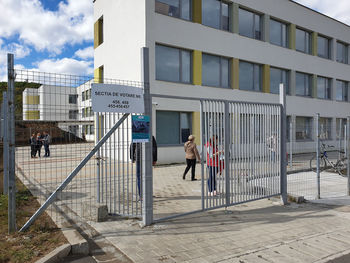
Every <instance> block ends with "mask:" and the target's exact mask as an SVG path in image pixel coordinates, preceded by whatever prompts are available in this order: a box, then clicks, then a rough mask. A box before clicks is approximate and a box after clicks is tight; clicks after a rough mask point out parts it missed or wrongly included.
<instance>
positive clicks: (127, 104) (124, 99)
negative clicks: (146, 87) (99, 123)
mask: <svg viewBox="0 0 350 263" xmlns="http://www.w3.org/2000/svg"><path fill="white" fill-rule="evenodd" d="M91 103H92V111H93V112H121V113H144V111H145V106H144V101H143V89H141V88H136V87H131V86H124V85H116V84H102V83H93V84H92V89H91Z"/></svg>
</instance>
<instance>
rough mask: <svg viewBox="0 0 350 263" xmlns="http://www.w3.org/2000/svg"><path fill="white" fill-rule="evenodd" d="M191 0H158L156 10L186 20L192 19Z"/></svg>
mask: <svg viewBox="0 0 350 263" xmlns="http://www.w3.org/2000/svg"><path fill="white" fill-rule="evenodd" d="M191 7H192V1H191V0H156V12H157V13H160V14H163V15H168V16H173V17H177V18H181V19H185V20H191Z"/></svg>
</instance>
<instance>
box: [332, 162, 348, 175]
mask: <svg viewBox="0 0 350 263" xmlns="http://www.w3.org/2000/svg"><path fill="white" fill-rule="evenodd" d="M334 169H335V170H336V171H337V173H338V174H339V175H341V176H346V158H343V159H341V160H338V161H337V163H336V164H335V165H334Z"/></svg>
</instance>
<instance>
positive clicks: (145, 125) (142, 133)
mask: <svg viewBox="0 0 350 263" xmlns="http://www.w3.org/2000/svg"><path fill="white" fill-rule="evenodd" d="M131 121H132V142H149V134H150V132H149V128H150V127H149V116H144V115H133V116H132V118H131Z"/></svg>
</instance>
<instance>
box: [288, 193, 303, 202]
mask: <svg viewBox="0 0 350 263" xmlns="http://www.w3.org/2000/svg"><path fill="white" fill-rule="evenodd" d="M288 202H293V203H297V204H301V203H304V202H305V198H304V196H295V195H290V194H289V195H288Z"/></svg>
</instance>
